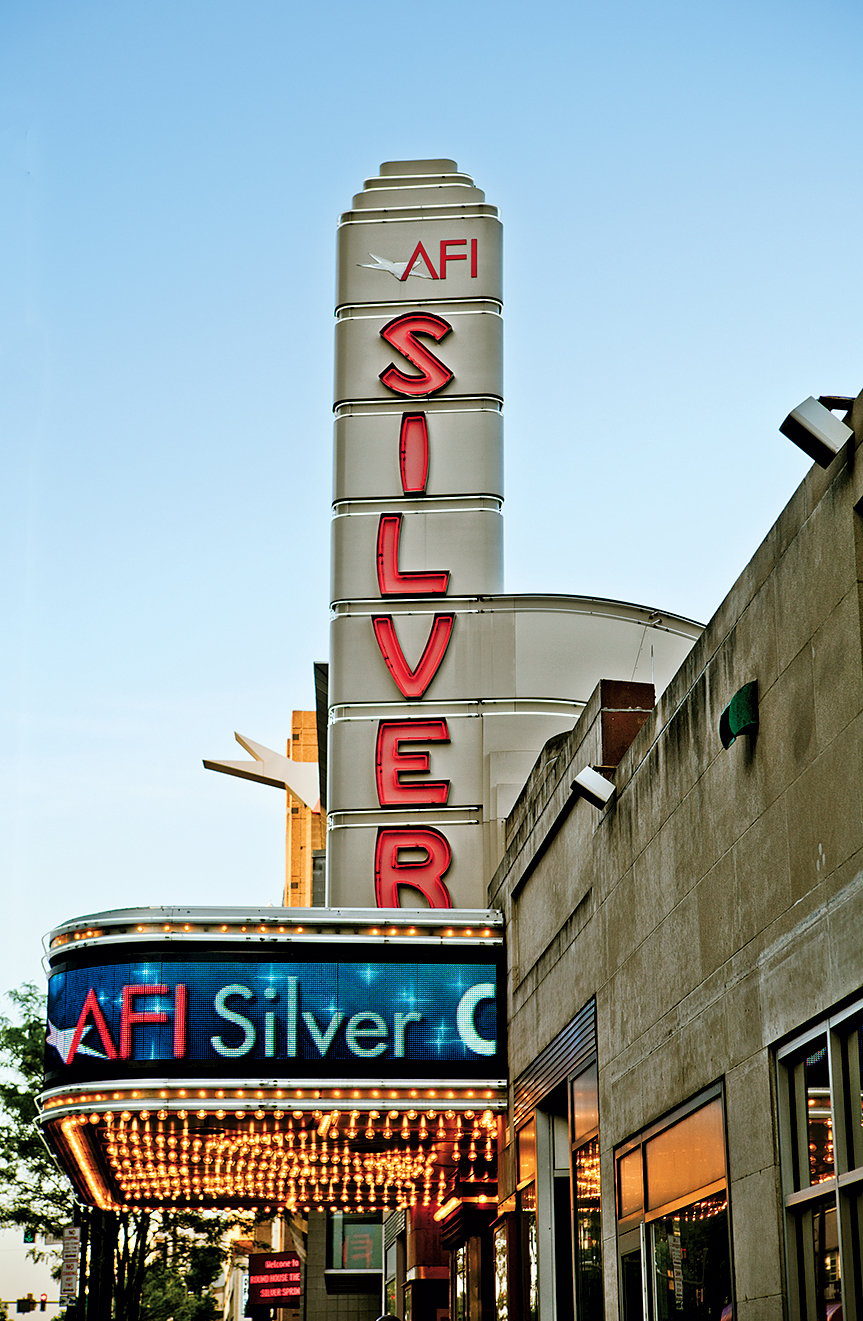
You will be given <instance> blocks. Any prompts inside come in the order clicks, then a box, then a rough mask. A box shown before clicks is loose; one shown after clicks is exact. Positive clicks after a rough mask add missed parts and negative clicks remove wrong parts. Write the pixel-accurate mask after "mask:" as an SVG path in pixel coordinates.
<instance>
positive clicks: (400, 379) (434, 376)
mask: <svg viewBox="0 0 863 1321" xmlns="http://www.w3.org/2000/svg"><path fill="white" fill-rule="evenodd" d="M451 330H452V326H451V325H450V324H449V322H448V321H444V319H443V317H439V316H435V315H434V313H433V312H405V313H404V314H403V315H402V316H397V317H395V318H394V319H393V320H392V321H388V322H387V324H386V325H385V326H384V328H383V330H382V331H381V339H385V340H386V342H387V343H388V344H391V345H392V346H393V348H394V349H398V351H399V353H400V354H401V355H402V357H404V358H407V360H408V362H409V363H410V364H411V366H412V367H416V368H417V370H418V371H419V373H420V375H419V376H408V375H406V373H405V372H403V371H400V370H399V368H398V367H396V366H395V364H394V363H390V365H389V367H387V368H386V370H385V371H382V372H381V375H380V379H381V381H383V383H384V385H385V386H386V387H387V389H388V390H392V392H393V394H403V395H411V396H415V395H421V394H437V392H438V390H442V389H443V388H444V386H445V385H448V384H449V382H450V381H451V380H452V378H453V374H452V372H451V371H450V369H449V367H447V366H446V364H445V363H442V362H441V360H440V358H436V357H435V355H434V354H433V353H432V352H431V350H430V349H427V348H426V347H425V345H424V344H421V343H420V341H419V340H418V339H417V335H429V336H430V337H431V338H432V339H433V340H435V341H439V340H442V339H443V338H444V336H445V335H448V334H449V332H450V331H451Z"/></svg>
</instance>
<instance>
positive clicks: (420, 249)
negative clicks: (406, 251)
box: [399, 243, 438, 281]
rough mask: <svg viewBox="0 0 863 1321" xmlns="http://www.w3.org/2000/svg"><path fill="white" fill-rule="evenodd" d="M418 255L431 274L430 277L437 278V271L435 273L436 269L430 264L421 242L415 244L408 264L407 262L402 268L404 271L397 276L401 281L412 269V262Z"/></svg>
mask: <svg viewBox="0 0 863 1321" xmlns="http://www.w3.org/2000/svg"><path fill="white" fill-rule="evenodd" d="M418 257H422V259H423V261H424V262H425V264H426V266H427V267H428V270H429V275H430V276H431V278H432V279H433V280H436V279H438V273H437V271H436V270H435V268H434V266H432V264H431V258H430V257H429V255H428V253H427V252H426V250H425V248H424V247H423V245H422V243H418V244H417V245H416V247H415V248H414V250H413V252H412V253H411V255H410V259H409V260H408V264H407V266H406V267H405V268H404V271H403V272H402V274H401V275H400V276H399V279H400V280H402V281H404V280H406V279H407V278H408V276H409V275H410V273H411V271H412V270H413V267H414V262H415V261H416V260H417V258H418Z"/></svg>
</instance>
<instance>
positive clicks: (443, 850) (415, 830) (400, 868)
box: [375, 826, 452, 908]
mask: <svg viewBox="0 0 863 1321" xmlns="http://www.w3.org/2000/svg"><path fill="white" fill-rule="evenodd" d="M407 851H410V853H412V854H415V853H422V854H424V855H425V856H424V857H421V858H420V859H419V860H416V859H415V858H413V857H411V858H404V857H402V856H401V855H402V853H403V852H407ZM451 862H452V849H451V848H450V846H449V841H448V840H447V838H446V836H445V835H442V834H441V832H440V831H439V830H434V829H432V828H430V827H424V828H421V827H419V826H414V827H412V828H410V829H408V830H396V829H393V828H391V827H386V828H383V829H381V830H379V831H378V838H377V843H376V845H375V898H376V899H377V905H378V908H400V907H401V904H400V902H399V886H404V885H409V886H410V887H411V888H412V889H414V890H419V892H420V894H421V895H423V897H424V898H425V900H426V902H427V903H428V906H429V908H452V898H451V897H450V893H449V890H448V889H447V888H446V886H445V885H444V883H443V877H444V876H445V875H446V872H447V870H448V868H449V865H450V863H451Z"/></svg>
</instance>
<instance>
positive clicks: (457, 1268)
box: [453, 1243, 467, 1321]
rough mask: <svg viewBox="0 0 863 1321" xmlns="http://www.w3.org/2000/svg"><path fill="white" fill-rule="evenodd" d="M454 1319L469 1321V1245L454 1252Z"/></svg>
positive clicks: (454, 1320)
mask: <svg viewBox="0 0 863 1321" xmlns="http://www.w3.org/2000/svg"><path fill="white" fill-rule="evenodd" d="M453 1303H454V1304H455V1309H454V1311H453V1321H467V1245H466V1244H464V1243H463V1244H462V1245H461V1247H458V1248H456V1250H455V1252H454V1253H453Z"/></svg>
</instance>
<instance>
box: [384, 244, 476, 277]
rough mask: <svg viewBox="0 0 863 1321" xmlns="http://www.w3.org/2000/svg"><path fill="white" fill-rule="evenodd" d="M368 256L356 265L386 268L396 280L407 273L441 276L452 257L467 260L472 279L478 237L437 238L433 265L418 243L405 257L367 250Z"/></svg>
mask: <svg viewBox="0 0 863 1321" xmlns="http://www.w3.org/2000/svg"><path fill="white" fill-rule="evenodd" d="M458 248H464V249H465V251H464V252H458V251H456V249H458ZM369 256H370V257H371V261H362V262H360V263H359V265H360V266H362V267H363V268H364V269H365V270H368V271H386V273H387V275H394V276H395V278H396V279H397V280H400V281H404V280H407V279H408V278H409V277H410V276H414V277H415V278H416V279H419V280H445V279H446V277H447V266H449V265H450V264H451V263H452V262H454V261H468V262H469V263H470V278H471V279H472V280H475V279H476V278H477V270H478V266H479V239H471V240H470V243H468V240H467V239H441V241H440V249H439V251H438V254H437V269H435V265H434V262H433V261H432V258H431V257H430V256H429V253H428V252H427V251H426V248H425V246H424V245H423V244H422V243H418V244H417V245H416V247H415V248H414V250H413V252H412V253H411V255H410V256H409V257H408V259H407V261H402V260H399V259H398V258H396V259H395V260H393V261H391V260H390V258H389V257H379V256H378V255H377V253H374V252H370V253H369ZM459 269H460V270H461V269H463V268H461V267H460V268H459Z"/></svg>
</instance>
